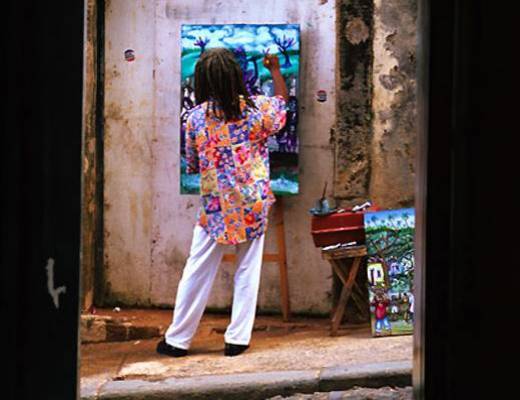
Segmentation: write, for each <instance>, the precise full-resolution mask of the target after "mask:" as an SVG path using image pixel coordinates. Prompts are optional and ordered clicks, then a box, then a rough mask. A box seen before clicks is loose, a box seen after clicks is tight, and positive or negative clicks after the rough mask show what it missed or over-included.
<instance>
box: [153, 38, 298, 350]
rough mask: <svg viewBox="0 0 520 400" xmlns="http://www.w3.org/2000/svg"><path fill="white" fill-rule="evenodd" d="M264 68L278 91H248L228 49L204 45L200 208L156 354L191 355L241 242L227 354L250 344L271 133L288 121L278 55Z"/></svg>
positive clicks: (193, 138) (193, 119)
mask: <svg viewBox="0 0 520 400" xmlns="http://www.w3.org/2000/svg"><path fill="white" fill-rule="evenodd" d="M263 65H264V66H265V67H266V68H267V69H268V70H269V72H270V73H271V76H272V79H273V86H274V95H273V96H272V97H269V96H260V95H258V96H250V95H249V94H248V92H247V90H246V86H245V83H244V80H243V76H242V75H243V74H242V70H241V68H240V65H239V64H238V62H237V61H236V59H235V57H234V55H233V53H232V52H231V51H230V50H227V49H223V48H215V49H209V50H205V51H204V52H203V53H202V55H201V57H200V59H199V61H198V62H197V64H196V66H195V100H196V103H197V106H196V107H194V108H192V109H191V110H190V114H189V116H188V119H187V121H186V129H185V132H186V161H187V167H186V172H187V173H188V174H193V173H200V207H199V210H198V214H197V223H196V225H195V228H194V231H193V239H192V243H191V249H190V254H189V257H188V260H187V261H186V265H185V267H184V270H183V273H182V277H181V280H180V281H179V287H178V290H177V296H176V300H175V310H174V313H173V322H172V324H171V325H170V326H169V328H168V329H167V331H166V334H165V336H164V338H163V339H162V340H161V341H160V342H159V343H158V344H157V352H158V353H161V354H165V355H169V356H173V357H181V356H185V355H187V354H188V349H189V347H190V344H191V341H192V338H193V336H194V335H195V332H196V330H197V327H198V325H199V322H200V319H201V317H202V314H203V313H204V309H205V307H206V303H207V301H208V298H209V294H210V291H211V288H212V285H213V281H214V279H215V276H216V273H217V270H218V267H219V264H220V262H221V260H222V256H223V254H224V252H225V250H226V248H228V247H229V246H230V245H234V246H235V251H236V259H237V269H236V272H235V275H234V292H233V307H232V311H231V322H230V324H229V325H228V327H227V329H226V332H225V334H224V344H225V346H224V354H225V355H226V356H236V355H238V354H240V353H242V352H244V351H245V350H246V349H247V348H249V343H250V340H251V335H252V331H253V324H254V320H255V313H256V303H257V297H258V289H259V285H260V271H261V267H262V255H263V248H264V237H265V231H266V228H267V222H268V218H267V217H268V213H269V209H270V207H271V206H272V204H273V203H274V202H275V201H276V200H275V197H274V194H273V192H272V190H271V185H270V179H269V151H268V148H267V145H266V141H267V138H268V136H269V135H272V134H274V133H276V132H277V131H279V130H280V129H281V128H283V126H284V125H285V121H286V111H285V108H286V101H287V100H288V92H287V87H286V85H285V81H284V79H283V77H282V74H281V72H280V63H279V60H278V57H277V56H275V55H269V54H267V55H266V56H265V57H264V59H263Z"/></svg>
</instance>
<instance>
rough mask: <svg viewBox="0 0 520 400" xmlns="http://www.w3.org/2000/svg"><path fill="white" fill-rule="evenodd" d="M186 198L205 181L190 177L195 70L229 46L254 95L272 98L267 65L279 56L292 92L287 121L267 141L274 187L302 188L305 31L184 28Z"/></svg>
mask: <svg viewBox="0 0 520 400" xmlns="http://www.w3.org/2000/svg"><path fill="white" fill-rule="evenodd" d="M181 45H182V46H181V47H182V50H181V51H182V52H181V114H180V115H181V123H180V127H181V132H180V134H181V141H180V142H181V143H180V144H181V145H180V152H181V157H180V158H181V165H180V168H181V171H180V172H181V180H180V182H181V188H180V190H181V194H197V193H199V189H200V176H199V175H198V174H186V158H185V147H184V145H185V124H186V119H187V117H188V112H189V110H190V109H191V108H193V107H195V105H196V104H195V89H194V70H195V64H196V63H197V60H198V59H199V57H200V55H201V54H202V53H203V52H204V51H206V49H209V48H213V47H226V48H229V49H230V50H232V51H233V53H234V54H235V57H236V59H237V61H238V62H239V64H240V67H241V69H242V72H243V76H244V82H245V85H246V88H247V91H248V92H249V94H251V95H259V94H261V95H267V96H272V95H273V94H274V92H273V82H272V78H271V75H270V73H269V71H268V70H267V69H266V68H265V67H264V65H263V63H262V60H263V58H264V56H265V55H266V54H277V55H278V57H279V58H280V66H281V72H282V75H283V77H284V78H285V81H286V84H287V88H288V91H289V101H288V102H287V122H286V125H285V127H284V128H283V129H281V130H280V131H279V132H278V133H277V134H276V135H273V136H270V137H269V139H268V142H267V146H268V148H269V158H270V177H271V188H272V190H273V193H275V194H277V195H293V194H297V193H298V190H299V186H298V147H299V141H298V136H297V125H298V84H299V66H300V28H299V25H297V24H269V25H265V24H264V25H261V24H225V25H182V27H181Z"/></svg>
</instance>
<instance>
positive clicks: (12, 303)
mask: <svg viewBox="0 0 520 400" xmlns="http://www.w3.org/2000/svg"><path fill="white" fill-rule="evenodd" d="M419 4H420V25H419V37H420V43H421V46H423V47H422V50H421V53H420V54H421V55H420V60H419V78H420V82H419V91H420V92H419V93H420V96H419V102H420V103H419V107H420V122H421V124H420V125H422V126H421V131H420V146H421V147H420V149H419V154H422V155H423V156H424V157H420V158H421V159H422V162H421V163H420V164H419V172H418V173H419V174H420V175H421V176H420V177H419V178H418V180H417V184H418V189H417V194H418V195H417V200H418V204H417V207H416V208H417V217H418V222H419V224H421V225H422V228H419V229H418V232H417V255H418V268H419V271H420V272H419V274H417V279H418V281H417V283H418V285H416V288H418V287H420V285H422V289H418V290H419V291H420V292H419V298H418V301H417V304H421V307H420V308H419V309H418V310H417V312H418V313H420V314H421V315H418V317H419V318H420V319H419V320H418V326H417V330H416V335H415V364H414V386H415V390H416V398H417V399H423V398H425V399H452V398H453V399H455V398H482V397H480V396H477V397H472V396H471V394H474V393H475V392H476V390H479V389H480V387H479V386H478V385H476V382H475V380H476V379H478V378H480V377H481V376H482V374H479V371H478V369H479V368H480V367H481V365H482V363H481V362H479V361H480V357H481V356H482V352H481V351H480V352H477V351H476V349H480V350H482V347H481V346H480V345H481V344H482V338H481V336H480V330H479V329H476V328H475V326H476V325H477V328H478V321H479V317H480V315H479V312H478V309H476V308H478V306H476V305H475V297H476V296H478V295H479V294H482V293H483V290H482V289H481V288H480V287H478V286H477V282H478V279H479V277H481V276H482V271H484V270H485V268H486V267H487V266H489V265H491V264H492V263H498V262H507V259H506V257H507V254H504V256H502V258H500V249H502V248H503V246H504V238H502V237H499V235H498V234H496V233H497V232H500V230H501V229H503V228H504V227H505V225H506V223H505V222H504V221H503V220H500V219H498V218H497V219H494V218H489V217H486V218H481V217H482V215H484V213H486V212H489V204H490V202H492V201H495V200H496V198H495V196H494V194H495V193H497V192H498V191H499V192H500V194H501V197H502V198H504V196H509V195H511V194H512V193H513V190H514V189H515V188H514V187H513V186H512V185H510V184H509V185H508V183H509V182H508V179H509V178H510V176H506V178H507V179H503V178H502V179H501V177H504V176H505V175H504V174H502V172H503V171H504V170H506V169H507V168H508V164H507V163H506V161H507V159H508V157H509V156H511V155H513V157H514V152H513V150H512V149H514V146H512V143H513V141H512V137H513V135H507V133H509V132H511V130H510V126H508V125H507V123H508V122H509V123H511V120H506V119H505V118H503V115H504V113H511V115H514V112H515V109H514V107H513V105H514V104H515V102H514V101H510V103H504V102H501V101H499V100H503V99H504V98H505V99H507V100H509V99H512V98H514V97H512V95H515V93H514V90H513V85H512V83H511V82H513V78H514V75H515V73H516V72H515V71H513V70H514V66H515V64H514V63H512V62H510V61H509V60H508V59H507V58H492V57H488V55H489V52H490V50H493V51H501V52H504V53H505V52H506V51H507V50H508V49H509V50H510V49H511V48H514V43H513V39H514V38H515V34H514V32H513V28H512V27H513V26H515V21H513V15H514V13H512V12H510V13H505V12H504V10H503V9H502V8H500V7H496V6H495V7H493V4H492V2H486V1H484V0H475V1H471V2H468V1H462V0H458V1H455V2H453V3H452V4H450V5H448V7H446V6H445V4H444V3H443V2H433V1H428V0H420V2H419ZM7 20H8V35H7V39H8V40H7V42H8V46H7V56H6V57H5V60H6V61H5V62H6V63H7V64H8V78H9V79H8V82H7V87H8V96H9V99H8V100H9V101H8V103H7V107H8V108H7V115H6V126H7V132H10V133H12V134H9V135H6V137H5V138H6V140H5V142H6V144H5V145H4V146H3V148H2V150H3V157H2V162H3V168H2V173H3V177H4V178H5V179H4V181H5V182H6V183H7V185H6V186H5V188H6V190H5V192H4V193H6V196H5V199H6V202H7V205H6V208H5V210H7V211H4V221H2V236H3V240H2V266H3V267H4V268H3V270H4V276H3V279H2V290H1V296H2V299H1V300H2V301H1V304H2V310H3V311H4V310H5V314H4V315H5V319H6V321H7V323H8V330H7V334H6V340H5V342H4V343H5V346H6V348H7V349H8V350H9V351H10V353H11V354H9V358H8V359H7V360H6V361H7V363H8V365H9V366H10V368H7V377H6V379H5V380H4V382H5V388H4V389H5V391H6V392H7V393H8V395H7V398H16V399H17V400H19V399H34V398H48V399H72V398H77V397H78V392H79V374H78V360H79V358H78V350H79V341H78V324H79V314H80V307H79V290H80V269H79V265H80V259H79V250H80V232H81V224H80V221H81V209H80V201H81V186H80V184H81V171H82V169H81V157H80V154H81V144H82V143H81V131H82V126H81V121H82V82H83V38H84V2H83V1H79V2H35V3H31V4H28V3H25V2H11V3H9V10H8V18H7ZM497 129H500V130H501V131H502V132H505V134H502V135H501V137H500V139H501V140H500V142H499V141H494V140H491V141H490V140H488V138H489V137H492V136H493V135H496V130H497ZM7 142H9V144H7ZM508 150H509V153H508ZM490 158H491V160H492V161H493V162H492V163H490V162H486V163H484V162H482V161H483V160H489V159H490ZM483 179H484V180H486V183H487V185H486V187H483V185H482V184H481V181H482V180H483ZM490 193H491V194H490ZM486 215H488V214H486ZM476 221H478V224H477V222H476ZM483 231H484V232H493V233H494V234H492V235H482V234H480V233H481V232H483ZM484 248H485V249H486V250H487V251H486V252H482V251H481V250H482V249H484ZM502 253H504V252H502ZM497 257H498V258H497ZM49 259H52V260H53V261H54V264H53V265H54V276H53V277H52V280H51V283H52V284H51V285H50V284H49V282H50V280H49V275H48V273H47V270H46V266H47V265H49V264H48V263H49ZM479 283H480V282H479ZM504 284H507V282H503V280H501V279H499V277H498V275H496V274H486V293H488V292H489V291H491V292H493V293H497V292H498V291H499V290H500V289H502V288H503V285H504ZM62 286H63V287H66V292H65V293H62V294H61V295H59V296H58V298H59V307H58V306H57V305H56V303H55V301H54V299H53V297H52V296H51V294H50V291H51V290H50V289H57V288H59V287H62ZM421 296H422V297H421ZM500 300H501V301H502V302H504V299H499V301H496V300H495V301H490V303H489V304H490V307H498V306H499V305H500V304H501V301H500ZM482 309H483V310H484V309H485V308H482ZM488 309H489V308H488ZM488 309H486V310H488ZM465 313H466V314H467V313H470V314H471V316H472V317H471V319H462V318H460V315H462V314H465ZM3 333H5V332H3ZM491 340H493V338H491V337H488V338H487V341H486V349H487V350H488V351H487V353H486V354H488V355H489V354H490V351H489V350H491V349H494V347H493V346H492V344H493V342H492V341H491ZM497 367H498V365H496V364H494V368H497ZM486 372H488V371H486ZM469 392H472V393H471V394H469ZM495 398H499V397H495Z"/></svg>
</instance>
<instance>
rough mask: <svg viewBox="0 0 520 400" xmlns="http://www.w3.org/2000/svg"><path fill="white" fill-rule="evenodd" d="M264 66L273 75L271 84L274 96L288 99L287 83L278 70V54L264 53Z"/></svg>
mask: <svg viewBox="0 0 520 400" xmlns="http://www.w3.org/2000/svg"><path fill="white" fill-rule="evenodd" d="M263 62H264V67H266V68H267V69H268V70H269V72H270V73H271V76H272V77H273V86H274V94H275V96H282V97H283V98H284V100H285V101H288V100H289V92H288V91H287V85H286V84H285V79H284V78H283V76H282V73H281V72H280V61H279V60H278V56H276V55H274V54H266V55H265V57H264V61H263Z"/></svg>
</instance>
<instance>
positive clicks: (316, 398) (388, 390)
mask: <svg viewBox="0 0 520 400" xmlns="http://www.w3.org/2000/svg"><path fill="white" fill-rule="evenodd" d="M266 400H413V392H412V387H405V388H393V387H383V388H379V389H370V388H354V389H351V390H346V391H341V392H315V393H312V394H303V393H297V394H294V395H292V396H289V397H283V396H275V397H270V398H269V399H266Z"/></svg>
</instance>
